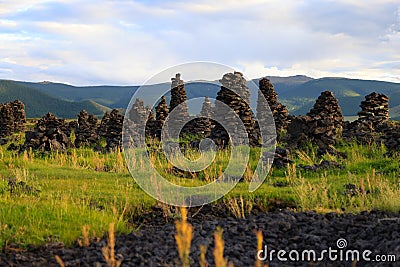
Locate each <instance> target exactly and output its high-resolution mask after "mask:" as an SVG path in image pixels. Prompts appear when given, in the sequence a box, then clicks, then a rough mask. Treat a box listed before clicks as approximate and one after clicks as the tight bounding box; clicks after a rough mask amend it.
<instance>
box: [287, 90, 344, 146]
mask: <svg viewBox="0 0 400 267" xmlns="http://www.w3.org/2000/svg"><path fill="white" fill-rule="evenodd" d="M290 120H291V123H290V125H289V127H288V130H287V137H286V139H285V140H286V141H287V142H288V143H289V144H293V145H295V146H299V147H301V146H303V145H304V144H305V143H306V142H307V141H311V142H312V143H313V144H316V145H317V146H318V147H319V148H320V149H323V150H334V149H333V145H335V144H336V142H337V140H338V139H339V137H340V132H341V131H342V127H343V115H342V111H341V108H340V106H339V104H338V101H337V99H336V98H335V97H334V96H333V93H332V92H330V91H325V92H322V93H321V95H320V96H319V97H318V99H317V101H316V103H315V105H314V107H313V108H312V109H311V110H310V112H308V113H307V116H296V117H291V119H290Z"/></svg>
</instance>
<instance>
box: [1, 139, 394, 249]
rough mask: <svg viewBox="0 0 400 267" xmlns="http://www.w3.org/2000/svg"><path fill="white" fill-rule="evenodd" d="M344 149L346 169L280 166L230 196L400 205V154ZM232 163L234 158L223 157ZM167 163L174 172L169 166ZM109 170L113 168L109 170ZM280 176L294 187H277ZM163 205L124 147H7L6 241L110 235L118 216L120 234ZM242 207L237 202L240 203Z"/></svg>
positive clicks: (309, 157) (310, 203) (311, 154)
mask: <svg viewBox="0 0 400 267" xmlns="http://www.w3.org/2000/svg"><path fill="white" fill-rule="evenodd" d="M339 149H340V150H341V151H345V152H347V154H348V156H349V158H348V160H346V161H343V160H339V159H335V158H332V157H329V156H327V157H326V158H327V159H334V160H339V161H341V163H342V164H344V165H345V166H346V169H344V170H339V169H333V170H323V171H319V172H304V171H298V170H297V171H296V170H295V169H293V168H290V169H286V170H273V171H272V173H271V174H270V175H269V176H268V177H267V179H266V181H265V182H264V184H263V185H262V186H261V187H260V188H259V189H258V190H256V191H255V192H254V193H249V192H248V191H247V188H248V187H247V186H248V185H247V183H241V184H239V185H238V186H237V187H236V188H235V189H234V190H233V191H232V192H231V193H230V194H229V195H228V196H226V197H225V199H224V200H223V201H224V202H226V203H228V204H229V203H232V201H233V203H234V201H235V199H236V197H239V196H241V197H243V199H244V200H245V203H246V204H252V205H260V206H261V207H263V208H266V209H267V208H268V206H270V205H271V203H272V202H273V201H274V200H279V201H284V202H292V203H295V204H296V205H297V207H298V209H300V210H309V209H315V210H319V211H322V212H325V211H332V210H333V211H341V210H342V209H343V210H346V211H348V212H357V211H360V210H371V209H374V208H379V209H383V210H400V199H399V196H400V189H399V159H400V158H399V157H397V158H387V157H383V156H382V155H383V154H384V153H385V150H384V148H381V147H365V146H358V145H342V146H340V147H339ZM295 158H296V162H297V163H298V164H300V163H302V164H312V163H318V162H319V161H321V159H318V158H317V157H316V156H315V149H309V150H308V151H306V152H304V153H300V154H299V155H297V156H295ZM137 161H138V162H140V159H137ZM224 161H227V159H226V158H221V159H220V162H224ZM252 165H254V162H253V163H252ZM163 168H164V170H168V168H167V167H166V166H164V167H163ZM94 169H97V170H100V171H95V170H94ZM106 169H107V170H108V171H101V170H106ZM374 170H376V173H375V174H374ZM216 172H218V171H216ZM378 172H379V175H378V174H377V173H378ZM141 173H142V174H143V175H144V174H145V173H148V170H146V169H142V168H140V166H138V168H137V169H136V175H141ZM11 177H16V178H17V180H18V181H24V182H25V183H26V184H28V185H29V186H32V187H34V188H36V189H39V190H40V192H39V193H38V194H31V193H26V192H17V193H15V194H11V193H10V192H9V190H8V189H7V188H8V186H7V182H8V179H9V178H11ZM172 178H173V179H174V180H175V182H179V181H180V182H183V183H184V184H185V185H187V186H194V185H200V184H204V183H205V182H204V181H200V180H197V179H178V178H176V177H175V178H174V177H172ZM277 182H281V183H283V184H288V186H285V187H275V186H274V184H276V183H277ZM347 183H354V184H356V185H363V184H364V186H365V187H366V189H368V190H370V191H371V192H372V194H368V195H360V196H356V197H348V196H345V195H343V194H342V192H343V190H344V187H343V186H344V184H347ZM382 188H383V189H385V188H386V189H385V190H382ZM388 188H389V189H388ZM156 204H157V203H156V201H155V200H153V199H152V198H150V197H149V196H147V195H146V194H145V193H144V192H143V191H142V190H141V189H140V188H139V187H138V186H137V185H136V183H135V182H134V180H133V179H132V177H131V176H130V174H129V173H128V172H127V170H126V168H125V166H124V160H123V157H122V154H120V153H111V154H106V155H103V154H98V153H95V152H93V151H92V150H90V149H79V150H71V151H70V152H69V154H66V153H56V154H52V155H49V156H45V157H43V156H40V155H35V154H33V153H25V154H21V155H17V154H16V153H14V152H9V151H6V149H5V147H0V233H1V235H0V246H3V245H4V244H5V243H6V242H8V243H19V244H22V245H27V244H30V243H33V244H43V243H44V242H47V241H49V240H51V241H62V242H65V243H67V244H71V242H74V240H76V239H77V238H78V237H79V236H80V235H81V228H82V227H83V226H84V225H90V227H91V231H92V232H93V231H94V232H95V233H96V235H102V234H103V233H104V232H106V231H107V229H108V224H109V223H110V222H116V225H117V230H118V231H119V232H127V231H131V230H133V229H134V228H135V227H137V226H133V225H131V224H130V223H129V222H130V221H131V218H132V216H135V215H136V216H137V215H140V214H142V213H143V212H144V211H146V210H147V209H149V207H151V206H153V205H156ZM228 204H227V205H228ZM234 206H235V205H230V207H231V208H232V209H233V207H234ZM239 207H240V206H239ZM249 207H251V205H246V207H244V209H245V211H246V212H248V211H249ZM92 232H91V235H94V234H93V233H92Z"/></svg>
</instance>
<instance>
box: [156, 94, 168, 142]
mask: <svg viewBox="0 0 400 267" xmlns="http://www.w3.org/2000/svg"><path fill="white" fill-rule="evenodd" d="M168 113H169V109H168V105H167V100H166V99H165V96H163V97H162V98H161V101H160V103H158V105H157V106H156V121H155V136H156V137H157V138H158V139H160V138H161V129H162V128H163V126H164V123H165V120H166V119H167V117H168Z"/></svg>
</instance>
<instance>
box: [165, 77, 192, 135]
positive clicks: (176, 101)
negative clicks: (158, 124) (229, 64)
mask: <svg viewBox="0 0 400 267" xmlns="http://www.w3.org/2000/svg"><path fill="white" fill-rule="evenodd" d="M171 81H172V83H171V101H170V105H169V113H171V112H172V111H174V116H170V117H169V118H168V121H167V123H168V127H169V128H168V129H169V134H170V135H172V136H177V135H178V134H179V135H182V134H185V133H184V132H183V131H180V130H181V128H182V127H183V126H184V125H185V123H186V122H188V121H189V112H188V107H187V104H186V90H185V85H184V83H183V80H181V75H180V74H179V73H177V74H176V75H175V78H171Z"/></svg>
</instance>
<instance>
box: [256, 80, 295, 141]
mask: <svg viewBox="0 0 400 267" xmlns="http://www.w3.org/2000/svg"><path fill="white" fill-rule="evenodd" d="M259 89H260V90H259V92H258V94H259V95H258V100H257V118H258V122H259V123H260V124H265V123H270V122H269V121H268V118H269V117H270V116H268V114H266V112H268V109H266V108H263V107H262V105H263V104H264V102H263V101H262V98H261V95H260V94H261V93H262V94H263V95H264V98H265V99H266V100H267V103H268V105H269V108H270V110H271V112H272V115H273V117H274V121H275V127H276V132H277V133H278V134H279V133H281V132H282V131H284V130H286V128H287V126H288V123H289V122H288V115H289V111H288V109H287V108H286V106H285V105H282V104H281V103H279V102H278V94H277V93H276V92H275V89H274V86H273V84H272V83H271V82H270V80H269V79H267V78H263V79H261V80H260V82H259Z"/></svg>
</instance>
